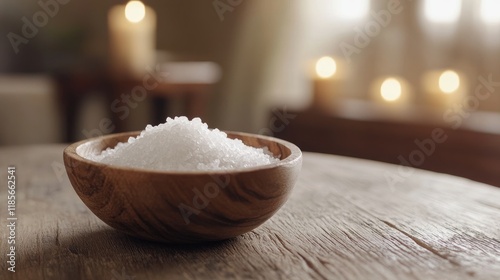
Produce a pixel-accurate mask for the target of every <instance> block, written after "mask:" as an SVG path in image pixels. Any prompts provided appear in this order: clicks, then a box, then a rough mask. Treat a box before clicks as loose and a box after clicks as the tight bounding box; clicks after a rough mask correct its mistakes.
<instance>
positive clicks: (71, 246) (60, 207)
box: [0, 146, 500, 280]
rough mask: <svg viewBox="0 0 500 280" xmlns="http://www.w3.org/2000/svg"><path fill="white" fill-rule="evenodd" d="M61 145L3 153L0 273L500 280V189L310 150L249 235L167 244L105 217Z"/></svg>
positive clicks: (76, 276) (15, 275)
mask: <svg viewBox="0 0 500 280" xmlns="http://www.w3.org/2000/svg"><path fill="white" fill-rule="evenodd" d="M63 148H64V146H38V147H19V148H0V180H2V182H1V183H0V186H2V187H1V189H0V201H1V204H0V205H2V207H1V209H0V210H1V211H0V224H1V228H2V231H1V234H2V236H1V238H2V240H1V243H0V244H1V245H0V252H1V261H2V265H1V271H0V279H19V280H26V279H28V280H29V279H117V280H119V279H221V278H230V279H234V278H237V279H499V278H500V189H498V188H494V187H491V186H488V185H484V184H480V183H476V182H473V181H470V180H466V179H462V178H458V177H452V176H448V175H442V174H437V173H431V172H426V171H414V172H407V173H401V174H410V175H408V176H406V177H404V178H403V180H402V181H400V182H398V183H397V184H395V185H390V184H388V182H387V180H386V176H388V175H389V174H392V175H394V174H400V173H398V172H399V171H407V170H403V169H399V171H398V167H397V166H395V165H389V164H383V163H377V162H371V161H365V160H359V159H352V158H345V157H339V156H331V155H322V154H312V153H305V154H304V162H303V170H302V172H301V175H300V177H299V179H298V183H297V185H296V187H295V189H294V191H293V193H292V195H291V197H290V199H289V201H288V202H287V203H286V204H285V206H284V207H283V208H282V209H281V210H280V211H279V212H278V213H277V214H276V215H275V216H273V217H272V218H271V219H270V220H269V221H267V222H266V223H264V224H263V225H262V226H261V227H259V228H257V229H255V230H253V231H252V232H250V233H247V234H244V235H241V236H239V237H236V238H233V239H230V240H227V241H222V242H215V243H208V244H202V245H189V246H185V245H184V246H169V245H164V244H159V243H154V242H147V241H142V240H138V239H135V238H132V237H129V236H127V235H125V234H122V233H120V232H118V231H116V230H114V229H112V228H110V227H109V226H107V225H106V224H104V223H103V222H101V221H100V220H99V219H97V218H96V217H95V216H94V215H93V214H92V213H91V212H90V210H88V209H87V207H85V205H84V204H83V203H82V202H81V201H80V199H79V198H78V196H77V195H76V193H75V192H74V190H73V188H72V187H71V186H70V183H69V181H68V178H67V176H66V175H65V171H64V166H63V163H62V151H63ZM11 164H13V165H15V166H16V169H17V200H18V201H17V214H18V227H17V243H16V244H17V246H18V247H17V262H16V272H15V273H11V272H8V271H7V270H6V268H7V267H6V262H5V258H6V253H7V244H6V242H5V241H6V231H5V230H4V229H5V225H6V223H7V221H6V207H4V205H6V204H5V201H6V183H4V182H6V181H7V179H6V176H7V166H8V165H11Z"/></svg>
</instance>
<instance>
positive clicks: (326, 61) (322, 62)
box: [316, 56, 337, 79]
mask: <svg viewBox="0 0 500 280" xmlns="http://www.w3.org/2000/svg"><path fill="white" fill-rule="evenodd" d="M335 72H337V63H336V62H335V60H334V59H333V58H331V57H329V56H324V57H322V58H320V59H319V60H318V62H316V74H318V76H319V77H321V78H323V79H327V78H330V77H332V76H333V75H335Z"/></svg>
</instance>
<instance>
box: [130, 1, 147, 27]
mask: <svg viewBox="0 0 500 280" xmlns="http://www.w3.org/2000/svg"><path fill="white" fill-rule="evenodd" d="M145 16H146V7H145V6H144V4H142V2H141V1H129V2H128V3H127V5H126V6H125V17H126V18H127V20H128V21H130V22H140V21H141V20H143V19H144V17H145Z"/></svg>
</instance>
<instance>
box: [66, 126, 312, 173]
mask: <svg viewBox="0 0 500 280" xmlns="http://www.w3.org/2000/svg"><path fill="white" fill-rule="evenodd" d="M223 132H225V133H227V134H233V135H242V136H251V137H255V138H260V139H263V140H267V141H271V142H276V143H278V144H281V145H283V146H285V147H286V148H288V149H289V150H290V155H289V156H287V157H286V158H285V159H282V160H280V161H278V162H276V163H270V164H265V165H258V166H253V167H245V168H236V169H224V170H207V171H199V170H193V171H190V170H179V171H176V170H156V169H147V168H142V167H137V168H134V167H128V166H120V165H111V164H106V163H101V162H98V161H93V160H90V159H87V158H85V157H83V156H80V155H79V154H78V153H77V152H76V149H77V148H78V147H79V146H81V145H83V144H86V143H90V142H95V141H103V140H105V139H112V138H116V137H125V136H129V137H134V136H137V135H139V134H140V133H141V131H129V132H120V133H113V134H107V135H102V136H97V137H93V138H88V139H84V140H81V141H78V142H75V143H72V144H70V145H69V146H67V147H66V148H65V149H64V151H63V155H64V156H65V157H70V158H72V159H73V160H76V161H78V162H82V163H86V164H90V165H94V166H96V167H100V168H107V169H113V170H117V171H123V172H138V173H143V174H144V173H146V174H157V175H158V174H164V175H191V176H192V175H224V174H234V173H247V172H255V171H262V170H268V169H273V168H278V167H286V166H292V165H294V164H295V163H297V162H298V161H301V160H302V151H301V150H300V148H299V147H297V146H296V145H295V144H293V143H291V142H288V141H285V140H283V139H279V138H276V137H272V136H266V135H260V134H253V133H246V132H237V131H223ZM64 162H65V165H66V164H67V163H66V161H64Z"/></svg>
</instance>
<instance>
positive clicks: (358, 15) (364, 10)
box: [335, 0, 370, 20]
mask: <svg viewBox="0 0 500 280" xmlns="http://www.w3.org/2000/svg"><path fill="white" fill-rule="evenodd" d="M369 9H370V1H369V0H337V3H336V6H335V10H336V11H335V12H336V14H337V16H338V17H339V18H341V19H346V20H357V19H362V18H364V17H365V16H366V15H367V14H368V10H369Z"/></svg>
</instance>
